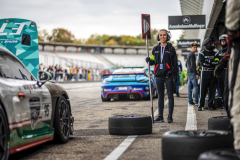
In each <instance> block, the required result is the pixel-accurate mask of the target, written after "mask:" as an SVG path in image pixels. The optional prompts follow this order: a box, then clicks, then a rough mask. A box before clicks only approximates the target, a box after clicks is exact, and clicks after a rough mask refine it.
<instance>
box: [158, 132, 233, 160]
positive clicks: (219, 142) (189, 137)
mask: <svg viewBox="0 0 240 160" xmlns="http://www.w3.org/2000/svg"><path fill="white" fill-rule="evenodd" d="M221 148H233V135H232V134H231V133H230V132H227V131H215V130H206V131H205V130H197V131H168V132H165V133H164V134H163V135H162V157H163V160H176V159H177V160H193V159H197V158H198V156H199V155H200V154H201V153H203V152H205V151H209V150H213V149H221Z"/></svg>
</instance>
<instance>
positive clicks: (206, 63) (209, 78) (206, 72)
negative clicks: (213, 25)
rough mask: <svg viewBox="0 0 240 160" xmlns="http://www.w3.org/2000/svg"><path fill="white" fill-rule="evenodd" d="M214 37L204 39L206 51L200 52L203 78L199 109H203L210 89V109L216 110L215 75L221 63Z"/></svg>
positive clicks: (201, 80)
mask: <svg viewBox="0 0 240 160" xmlns="http://www.w3.org/2000/svg"><path fill="white" fill-rule="evenodd" d="M214 42H215V40H214V38H207V39H205V40H204V43H203V45H204V46H205V49H204V51H202V52H200V53H199V62H200V65H201V66H202V70H201V79H200V103H199V105H198V111H202V108H203V107H204V103H205V97H206V93H207V90H208V89H209V91H208V93H209V94H208V96H209V99H208V110H211V111H213V110H215V108H214V104H213V102H214V99H215V94H216V78H215V76H214V70H215V67H216V65H218V63H219V59H218V58H217V56H216V52H215V51H214V50H215V44H214Z"/></svg>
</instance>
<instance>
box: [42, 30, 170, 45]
mask: <svg viewBox="0 0 240 160" xmlns="http://www.w3.org/2000/svg"><path fill="white" fill-rule="evenodd" d="M157 34H158V30H157V29H152V30H151V36H152V39H151V40H149V45H150V46H154V45H157V44H158V41H157V39H156V36H157ZM38 40H39V41H45V42H63V43H77V44H98V45H125V46H145V45H146V41H145V40H144V39H142V35H141V34H139V35H137V36H130V35H121V36H116V35H106V34H103V35H98V34H92V35H91V36H90V37H89V38H88V39H86V40H85V39H77V38H75V36H74V34H72V33H71V32H70V31H68V30H67V29H64V28H56V29H53V30H52V33H51V34H48V32H47V31H46V30H45V29H43V30H41V29H38ZM170 43H172V44H173V43H174V42H173V41H171V42H170Z"/></svg>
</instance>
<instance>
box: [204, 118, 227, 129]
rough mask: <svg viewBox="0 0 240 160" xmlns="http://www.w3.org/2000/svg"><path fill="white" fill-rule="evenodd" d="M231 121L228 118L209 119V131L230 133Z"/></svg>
mask: <svg viewBox="0 0 240 160" xmlns="http://www.w3.org/2000/svg"><path fill="white" fill-rule="evenodd" d="M229 126H230V119H228V117H227V116H219V117H212V118H209V119H208V129H209V130H224V131H230V129H229Z"/></svg>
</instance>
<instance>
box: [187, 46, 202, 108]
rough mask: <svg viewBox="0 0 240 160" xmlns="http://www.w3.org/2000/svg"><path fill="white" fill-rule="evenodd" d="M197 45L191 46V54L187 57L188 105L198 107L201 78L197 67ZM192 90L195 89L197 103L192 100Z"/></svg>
mask: <svg viewBox="0 0 240 160" xmlns="http://www.w3.org/2000/svg"><path fill="white" fill-rule="evenodd" d="M197 46H198V44H197V43H193V44H192V45H191V52H190V53H189V54H188V56H187V61H186V67H187V76H188V103H189V104H190V105H198V89H199V88H198V83H197V80H198V78H199V76H198V73H197V70H196V69H197V67H196V56H195V52H196V51H197ZM192 88H193V89H194V97H195V103H194V102H193V99H192Z"/></svg>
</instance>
